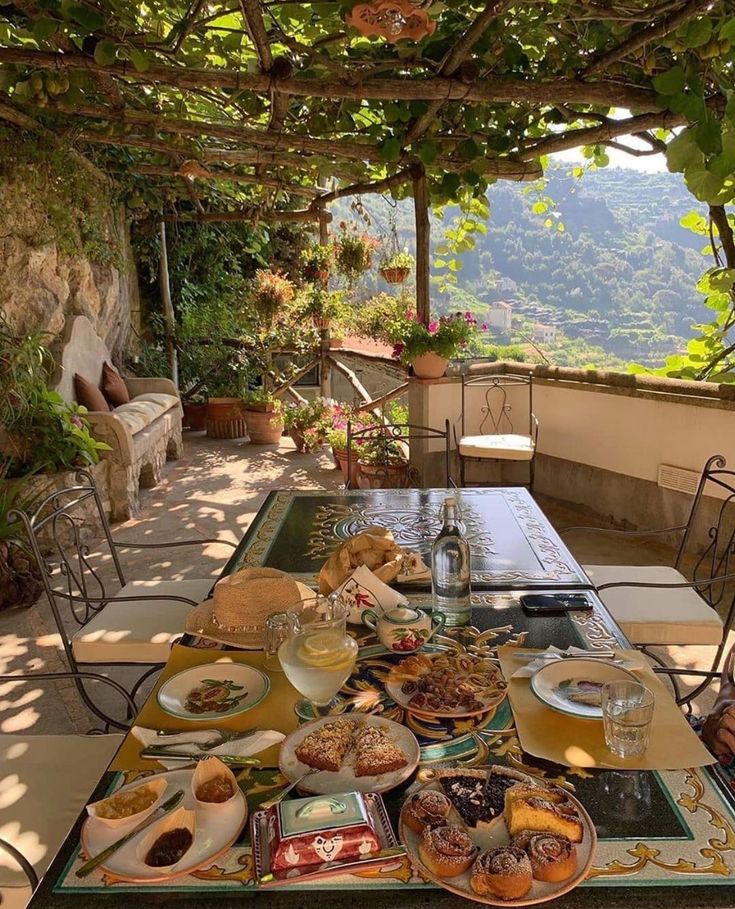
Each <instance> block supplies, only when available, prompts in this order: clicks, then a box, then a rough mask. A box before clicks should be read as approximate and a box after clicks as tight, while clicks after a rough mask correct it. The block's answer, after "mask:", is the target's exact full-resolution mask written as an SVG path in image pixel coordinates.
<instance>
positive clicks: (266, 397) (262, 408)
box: [243, 388, 284, 445]
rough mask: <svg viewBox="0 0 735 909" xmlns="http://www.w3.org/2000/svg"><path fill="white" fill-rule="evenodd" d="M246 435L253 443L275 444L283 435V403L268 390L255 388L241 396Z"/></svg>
mask: <svg viewBox="0 0 735 909" xmlns="http://www.w3.org/2000/svg"><path fill="white" fill-rule="evenodd" d="M243 403H244V405H245V410H244V416H245V423H246V424H247V429H248V436H250V441H251V442H252V443H253V444H254V445H277V444H278V442H280V440H281V436H282V435H283V429H284V422H283V403H282V402H281V401H279V400H278V398H276V397H275V396H274V395H273V394H272V393H271V392H270V391H267V390H266V389H262V388H261V389H257V390H256V391H249V392H247V394H246V395H245V396H244V397H243Z"/></svg>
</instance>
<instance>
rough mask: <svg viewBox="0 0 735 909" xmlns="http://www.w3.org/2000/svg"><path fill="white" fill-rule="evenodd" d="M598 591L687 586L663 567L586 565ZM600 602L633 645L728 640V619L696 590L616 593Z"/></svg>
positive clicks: (681, 577) (604, 595) (603, 593)
mask: <svg viewBox="0 0 735 909" xmlns="http://www.w3.org/2000/svg"><path fill="white" fill-rule="evenodd" d="M584 570H585V571H586V572H587V574H588V575H589V577H590V579H591V580H592V581H593V583H594V584H595V586H599V585H600V584H611V583H614V582H616V581H633V582H640V583H648V584H680V583H683V582H685V581H687V578H685V577H684V575H683V574H681V572H679V571H677V570H676V569H675V568H667V567H666V566H663V565H653V566H648V565H585V566H584ZM600 599H601V600H602V602H603V603H604V604H605V606H606V607H607V608H608V610H609V611H610V614H611V615H612V617H613V618H614V619H615V621H616V622H617V623H618V625H620V627H621V628H622V629H623V632H624V633H625V635H626V636H627V637H628V640H630V641H631V642H632V643H633V644H661V645H668V644H680V645H683V644H704V645H706V644H712V645H715V646H716V645H717V644H719V643H720V641H721V640H722V633H723V625H722V619H721V618H720V617H719V615H718V614H717V613H716V612H715V610H714V609H712V608H711V607H710V606H708V605H707V603H706V602H705V601H704V600H703V599H702V597H700V596H699V594H698V593H697V592H696V591H695V590H692V589H691V588H687V587H682V588H680V589H678V590H677V589H673V590H671V589H666V588H663V589H658V590H657V589H655V588H646V587H642V588H636V587H615V588H613V589H612V590H602V591H600Z"/></svg>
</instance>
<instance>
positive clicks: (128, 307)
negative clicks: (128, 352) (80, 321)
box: [0, 133, 140, 361]
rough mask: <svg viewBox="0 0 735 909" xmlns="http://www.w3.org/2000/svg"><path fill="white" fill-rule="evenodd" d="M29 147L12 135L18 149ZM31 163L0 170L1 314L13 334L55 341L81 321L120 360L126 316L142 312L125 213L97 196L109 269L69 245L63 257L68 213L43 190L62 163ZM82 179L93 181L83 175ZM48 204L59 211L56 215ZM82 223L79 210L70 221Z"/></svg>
mask: <svg viewBox="0 0 735 909" xmlns="http://www.w3.org/2000/svg"><path fill="white" fill-rule="evenodd" d="M3 138H4V140H5V141H7V137H6V136H4V137H3ZM29 141H30V140H27V139H24V138H23V136H22V134H20V133H18V142H19V143H23V142H26V143H28V142H29ZM18 158H19V159H20V158H21V156H20V155H18ZM30 160H31V161H33V162H34V163H28V164H23V165H22V166H20V167H15V168H13V167H12V166H8V165H7V164H6V165H5V166H3V164H2V163H0V208H1V209H2V219H0V309H2V310H4V312H5V315H6V317H7V319H8V321H9V323H10V325H11V327H12V328H13V329H15V330H16V331H18V332H19V333H25V332H30V331H34V330H39V329H43V330H46V331H48V332H50V333H51V334H52V335H54V336H58V335H60V334H61V332H62V331H63V328H64V324H65V321H66V318H67V317H68V316H69V315H77V314H81V315H85V316H87V318H88V319H89V320H90V321H91V322H92V324H93V325H94V326H95V329H96V331H97V332H98V334H99V335H100V336H101V337H102V338H103V339H104V340H105V342H106V344H107V347H108V348H109V349H110V350H111V351H112V353H113V356H114V358H115V359H116V360H117V361H119V360H120V358H121V356H122V354H123V352H124V350H125V348H126V345H127V343H128V340H129V337H130V326H131V314H132V313H134V314H137V312H138V311H139V309H140V305H139V297H138V279H137V274H136V269H135V263H134V259H133V255H132V249H131V246H130V237H129V230H128V225H127V223H126V220H125V216H124V212H123V209H122V208H120V207H115V206H113V204H112V202H110V203H109V205H105V204H104V195H102V196H100V198H102V199H103V204H102V207H101V209H100V207H98V208H97V211H96V213H95V215H96V216H97V217H98V216H99V212H100V210H101V211H102V213H103V214H102V218H101V219H99V217H98V220H100V225H99V226H100V227H101V230H100V241H99V242H100V243H101V244H102V246H103V248H104V244H106V243H108V244H110V249H112V248H114V250H115V255H114V262H110V263H107V264H100V261H95V260H94V258H95V257H94V256H91V255H89V256H88V255H84V254H78V253H77V254H73V253H70V252H69V250H68V246H69V244H66V246H67V250H66V251H65V250H64V244H63V243H59V242H58V234H59V231H60V229H61V228H62V226H63V224H64V217H65V216H66V213H64V212H61V213H60V212H59V211H58V205H59V195H58V193H56V194H54V192H52V191H51V190H52V187H51V186H49V183H50V182H51V181H53V180H54V177H55V176H56V174H55V170H54V169H55V168H61V167H63V163H62V162H61V161H57V159H55V158H53V159H51V160H50V161H49V160H48V159H45V158H43V157H41V158H40V160H38V161H34V159H33V158H30ZM29 177H30V179H29ZM83 179H84V180H87V181H90V180H92V179H93V178H92V176H91V175H89V174H84V176H83ZM99 192H100V193H101V194H105V193H106V194H109V188H108V187H106V186H103V185H102V184H101V185H100V190H99ZM52 205H56V206H57V211H56V212H55V213H54V212H51V211H50V207H51V206H52ZM54 214H55V218H54V217H53V215H54ZM86 216H87V213H86V212H85V211H83V210H82V209H81V205H80V210H79V212H75V213H73V215H72V217H75V218H77V219H84V218H85V217H86ZM72 223H73V222H71V221H70V224H72ZM55 232H56V236H55V235H54V234H55ZM98 248H99V246H98ZM104 258H105V256H99V259H100V260H103V259H104Z"/></svg>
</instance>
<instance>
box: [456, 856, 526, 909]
mask: <svg viewBox="0 0 735 909" xmlns="http://www.w3.org/2000/svg"><path fill="white" fill-rule="evenodd" d="M532 884H533V874H532V872H531V862H530V861H529V858H528V856H527V855H526V853H525V852H524V851H523V850H522V849H519V848H518V847H517V846H505V847H503V848H501V849H488V850H487V852H483V853H482V854H481V855H479V856H478V857H477V860H476V862H475V864H474V865H473V866H472V872H471V874H470V886H471V887H472V889H473V890H474V891H475V893H477V894H479V895H480V896H496V897H499V898H500V899H501V900H517V899H520V898H521V897H523V896H525V895H526V894H527V893H528V891H529V890H530V889H531V885H532Z"/></svg>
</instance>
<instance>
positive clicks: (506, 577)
mask: <svg viewBox="0 0 735 909" xmlns="http://www.w3.org/2000/svg"><path fill="white" fill-rule="evenodd" d="M448 495H452V496H454V497H455V498H456V499H457V501H458V503H459V507H460V512H461V523H462V525H463V530H464V533H465V535H466V537H467V540H468V542H469V544H470V552H471V564H472V583H473V585H474V586H475V587H477V588H483V589H493V588H502V589H508V588H519V587H525V588H529V587H530V588H536V587H544V588H546V589H549V588H556V587H566V588H572V587H589V586H590V582H589V579H588V578H587V576H586V575H585V573H584V571H583V570H582V568H581V567H580V566H579V565H578V564H577V562H576V561H575V559H574V557H573V556H572V554H571V553H570V552H569V550H568V549H567V547H566V546H565V545H564V543H563V542H562V540H561V538H560V537H559V535H558V534H557V533H556V531H555V530H554V528H553V527H552V526H551V524H550V522H549V520H548V519H547V518H546V516H545V515H544V513H543V512H542V511H541V509H540V508H539V507H538V505H537V504H536V503H535V502H534V500H533V498H532V497H531V495H530V494H529V492H528V490H526V489H524V488H522V487H503V488H493V489H384V490H359V491H357V490H354V491H353V490H350V491H344V492H319V491H311V490H304V491H301V490H277V491H275V492H272V493H270V495H269V496H268V498H267V499H266V501H265V503H264V504H263V506H262V508H261V509H260V511H259V512H258V514H257V516H256V517H255V519H254V520H253V523H252V524H251V525H250V527H249V529H248V531H247V533H246V535H245V537H244V538H243V540H242V542H241V543H240V545H239V547H238V548H237V550H236V552H235V553H234V555H233V556H232V558H231V559H230V561H229V563H228V565H227V567H226V569H225V572H229V571H234V570H236V569H238V568H252V567H255V566H260V565H265V566H267V567H269V568H280V569H281V570H283V571H288V572H289V573H290V574H292V575H293V576H294V577H295V578H297V579H298V580H300V581H303V582H304V583H305V584H310V583H313V582H314V579H315V577H316V575H317V574H318V573H319V569H320V568H321V567H322V565H323V564H324V562H325V561H326V559H327V558H328V556H329V555H330V554H331V553H332V551H333V550H334V549H335V548H336V547H337V545H338V544H339V543H341V542H343V541H344V540H346V539H347V538H348V537H350V536H353V535H354V534H356V533H359V532H360V531H361V530H364V529H365V528H366V527H369V526H371V525H376V524H377V525H379V526H381V527H387V528H388V529H389V530H391V531H392V532H393V535H394V537H395V539H396V542H398V543H399V544H400V545H401V546H403V547H405V548H406V549H411V550H415V551H419V552H425V553H426V554H427V555H428V552H429V550H430V548H431V543H432V541H433V540H434V538H435V537H436V535H437V534H438V533H439V531H440V530H441V526H442V520H441V508H442V503H443V501H444V499H445V498H446V496H448Z"/></svg>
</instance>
